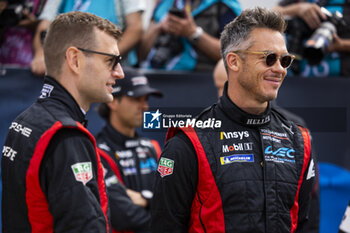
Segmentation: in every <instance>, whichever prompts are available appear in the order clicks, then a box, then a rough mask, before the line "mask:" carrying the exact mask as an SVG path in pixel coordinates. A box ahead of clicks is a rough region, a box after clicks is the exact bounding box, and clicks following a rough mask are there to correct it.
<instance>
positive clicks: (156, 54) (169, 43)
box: [140, 0, 241, 72]
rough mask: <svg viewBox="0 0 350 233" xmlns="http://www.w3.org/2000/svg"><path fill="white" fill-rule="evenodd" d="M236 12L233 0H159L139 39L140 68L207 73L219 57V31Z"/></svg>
mask: <svg viewBox="0 0 350 233" xmlns="http://www.w3.org/2000/svg"><path fill="white" fill-rule="evenodd" d="M240 12H241V6H240V4H239V2H238V1H237V0H231V1H227V0H225V1H224V0H223V1H219V0H214V1H213V0H162V1H160V2H159V3H158V5H157V6H156V8H155V10H154V13H153V18H152V20H151V23H150V25H149V27H148V30H147V31H146V32H145V34H144V36H143V38H142V42H141V46H140V59H141V60H145V62H144V63H143V64H142V67H144V68H150V69H165V70H196V71H210V72H211V71H212V69H213V68H214V66H215V64H216V62H217V61H218V60H219V59H220V41H219V39H218V38H219V37H220V33H221V31H222V30H223V28H224V26H225V25H226V24H227V23H228V22H230V21H232V20H233V19H234V18H235V17H236V16H237V15H239V14H240Z"/></svg>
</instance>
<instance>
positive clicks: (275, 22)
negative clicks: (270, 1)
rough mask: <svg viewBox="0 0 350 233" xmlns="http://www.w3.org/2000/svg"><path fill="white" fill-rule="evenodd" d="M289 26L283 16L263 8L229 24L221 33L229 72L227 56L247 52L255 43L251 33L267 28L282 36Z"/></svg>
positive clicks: (250, 11)
mask: <svg viewBox="0 0 350 233" xmlns="http://www.w3.org/2000/svg"><path fill="white" fill-rule="evenodd" d="M286 27H287V24H286V22H285V20H284V18H283V16H282V15H281V14H280V13H278V12H276V11H272V10H267V9H265V8H263V7H256V8H252V9H246V10H244V11H242V13H241V14H240V15H239V16H238V17H236V18H235V19H234V20H233V21H232V22H230V23H229V24H227V25H226V26H225V28H224V30H223V32H222V33H221V37H220V42H221V55H222V57H223V60H224V65H225V69H226V71H227V64H226V59H225V58H226V56H227V54H228V53H229V52H232V51H238V50H247V49H248V48H249V47H251V46H252V45H253V43H254V41H253V40H252V38H250V37H249V36H250V33H251V32H252V30H253V29H255V28H267V29H271V30H274V31H278V32H280V33H281V34H283V33H284V31H285V30H286Z"/></svg>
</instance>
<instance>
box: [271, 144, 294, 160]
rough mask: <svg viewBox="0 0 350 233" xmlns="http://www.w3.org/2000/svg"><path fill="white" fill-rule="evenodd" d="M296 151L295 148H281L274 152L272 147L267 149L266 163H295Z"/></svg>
mask: <svg viewBox="0 0 350 233" xmlns="http://www.w3.org/2000/svg"><path fill="white" fill-rule="evenodd" d="M294 153H295V150H294V149H293V148H288V147H281V148H278V149H277V150H275V151H273V150H272V146H268V147H266V149H265V161H272V162H277V163H284V162H289V163H295V156H294Z"/></svg>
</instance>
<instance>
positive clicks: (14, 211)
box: [1, 77, 109, 233]
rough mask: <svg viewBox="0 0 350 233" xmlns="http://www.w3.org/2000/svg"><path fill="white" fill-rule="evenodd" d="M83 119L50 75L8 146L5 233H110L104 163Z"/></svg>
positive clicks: (12, 128) (17, 122)
mask: <svg viewBox="0 0 350 233" xmlns="http://www.w3.org/2000/svg"><path fill="white" fill-rule="evenodd" d="M84 122H86V120H85V116H84V114H83V113H82V110H81V109H80V107H79V106H78V104H77V103H76V102H75V100H74V99H73V97H72V96H71V95H70V94H69V93H68V92H67V91H66V90H65V89H64V88H63V87H62V86H61V85H60V84H59V83H58V82H56V81H55V80H54V79H52V78H50V77H46V78H45V83H44V86H43V89H42V93H41V96H40V97H39V98H38V100H37V101H36V102H35V103H34V104H33V105H32V106H31V107H29V108H28V109H27V110H26V111H24V112H23V113H22V114H20V115H19V116H18V117H17V118H16V119H15V120H14V121H13V122H12V124H11V126H10V129H9V133H8V136H7V138H6V142H5V145H4V147H3V152H2V161H1V162H2V164H1V166H2V167H1V173H2V185H3V189H2V226H3V229H2V230H3V231H2V232H4V233H7V232H72V233H73V232H74V233H75V232H107V231H109V230H107V229H108V228H109V226H108V224H107V222H108V221H107V220H106V218H107V216H106V213H107V195H106V193H105V185H104V181H103V170H102V164H101V162H100V158H99V156H98V154H97V148H96V145H95V140H94V138H93V136H92V135H91V134H90V133H89V132H88V131H87V129H86V128H85V127H84V126H83V125H82V124H81V123H84Z"/></svg>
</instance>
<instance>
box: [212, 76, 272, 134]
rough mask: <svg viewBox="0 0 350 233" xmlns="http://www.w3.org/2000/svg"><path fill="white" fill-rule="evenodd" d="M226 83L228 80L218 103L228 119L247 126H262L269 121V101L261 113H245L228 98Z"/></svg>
mask: <svg viewBox="0 0 350 233" xmlns="http://www.w3.org/2000/svg"><path fill="white" fill-rule="evenodd" d="M227 85H228V82H226V83H225V87H224V92H223V95H222V96H221V97H220V99H219V104H218V105H219V107H220V108H221V109H222V110H223V112H224V113H225V114H226V115H227V116H228V117H229V118H230V119H232V120H233V121H235V122H238V123H239V124H242V125H244V126H248V127H260V126H264V125H267V124H268V123H269V122H270V121H271V116H270V112H271V104H270V103H269V104H268V107H267V109H266V111H265V112H264V113H262V114H259V115H254V114H250V113H247V112H245V111H243V110H242V109H240V108H239V107H238V106H237V105H236V104H235V103H233V102H232V100H231V99H230V98H229V96H228V94H227Z"/></svg>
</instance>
